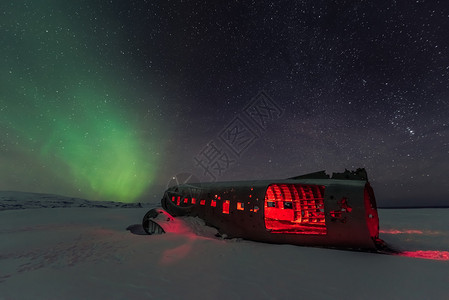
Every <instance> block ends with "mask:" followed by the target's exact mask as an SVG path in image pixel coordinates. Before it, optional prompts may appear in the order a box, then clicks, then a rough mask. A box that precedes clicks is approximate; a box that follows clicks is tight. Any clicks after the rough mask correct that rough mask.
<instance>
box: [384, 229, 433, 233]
mask: <svg viewBox="0 0 449 300" xmlns="http://www.w3.org/2000/svg"><path fill="white" fill-rule="evenodd" d="M380 233H385V234H424V232H422V231H421V230H414V229H404V230H397V229H382V230H380Z"/></svg>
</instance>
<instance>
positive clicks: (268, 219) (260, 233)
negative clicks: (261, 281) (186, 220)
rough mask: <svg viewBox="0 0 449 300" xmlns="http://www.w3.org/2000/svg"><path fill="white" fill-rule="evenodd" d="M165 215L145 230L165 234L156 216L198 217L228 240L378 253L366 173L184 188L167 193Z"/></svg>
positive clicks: (151, 218)
mask: <svg viewBox="0 0 449 300" xmlns="http://www.w3.org/2000/svg"><path fill="white" fill-rule="evenodd" d="M161 205H162V207H163V209H164V211H162V210H157V209H152V210H150V211H149V212H148V213H147V214H146V215H145V216H144V218H143V221H142V225H143V228H144V230H145V231H146V232H147V233H148V234H161V233H164V232H165V231H166V230H164V222H160V221H158V219H157V216H158V215H159V214H160V213H168V214H169V215H170V216H172V217H181V216H192V217H199V218H201V219H203V220H204V221H205V223H206V224H207V225H209V226H212V227H215V228H216V229H217V230H218V232H219V233H220V234H221V235H224V236H226V237H228V238H242V239H247V240H253V241H259V242H268V243H278V244H294V245H302V246H316V247H332V248H344V249H360V250H368V251H370V250H373V251H375V250H376V249H379V248H380V247H381V246H382V245H383V241H382V240H380V239H379V218H378V213H377V207H376V200H375V197H374V191H373V189H372V188H371V186H370V184H369V182H368V176H367V173H366V171H365V169H357V170H356V171H348V170H346V171H345V172H343V173H333V174H332V176H329V175H327V174H326V173H325V172H324V171H320V172H316V173H311V174H306V175H301V176H296V177H292V178H287V179H281V180H254V181H230V182H210V183H193V184H192V183H189V184H179V185H175V186H172V187H170V188H168V189H167V190H166V191H165V193H164V196H163V197H162V200H161Z"/></svg>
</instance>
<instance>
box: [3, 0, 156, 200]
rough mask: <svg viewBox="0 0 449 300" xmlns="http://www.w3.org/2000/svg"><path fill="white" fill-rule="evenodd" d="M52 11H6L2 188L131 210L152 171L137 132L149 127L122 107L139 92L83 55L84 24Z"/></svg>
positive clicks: (100, 59)
mask: <svg viewBox="0 0 449 300" xmlns="http://www.w3.org/2000/svg"><path fill="white" fill-rule="evenodd" d="M48 4H49V5H45V6H43V5H42V4H41V3H37V2H36V3H34V4H32V3H28V4H25V3H17V4H16V3H13V4H11V5H5V4H4V3H3V4H2V11H3V12H4V15H3V16H2V18H6V20H5V19H3V20H2V53H3V61H2V66H1V74H2V76H1V81H2V90H1V96H0V97H1V102H0V103H1V113H2V116H1V117H2V119H1V123H0V126H1V130H2V157H1V169H2V174H3V175H2V177H3V178H2V181H3V182H2V185H1V186H2V188H8V185H10V186H12V187H13V188H14V186H17V187H21V186H25V187H26V186H29V188H30V189H35V190H44V189H51V190H54V192H59V193H65V194H67V193H69V194H71V193H73V194H75V195H80V196H84V197H92V198H96V199H105V200H120V201H125V202H130V201H134V200H136V198H138V197H139V196H140V195H141V194H142V192H143V191H144V190H145V188H147V187H148V186H149V185H150V184H151V182H152V180H153V179H154V173H155V170H157V167H158V166H157V164H156V163H157V162H156V160H155V158H154V155H151V151H152V150H153V149H154V146H152V144H153V143H154V141H153V140H151V139H149V140H148V136H146V137H145V136H142V133H141V131H142V130H141V129H140V126H143V125H146V126H153V127H154V125H152V124H151V123H147V124H139V122H137V120H136V119H135V117H134V116H133V113H134V114H135V113H136V111H137V110H136V111H135V112H133V110H132V109H130V108H129V107H127V105H126V103H125V102H126V101H127V99H128V98H132V97H137V92H136V91H134V90H133V89H132V87H130V85H132V83H130V82H128V81H126V80H123V79H122V78H121V77H120V76H124V75H125V74H123V73H122V70H121V69H120V68H121V66H120V64H117V65H116V64H114V63H111V62H109V61H108V60H107V58H106V57H105V56H104V53H103V51H104V49H102V48H97V49H92V47H90V46H88V45H89V44H91V43H92V42H93V40H94V39H96V37H95V36H94V35H92V36H90V35H91V34H92V32H93V31H95V25H94V24H92V21H91V20H89V19H88V16H80V15H78V14H76V13H74V12H71V13H73V14H71V13H67V12H64V11H62V10H61V9H60V8H59V7H60V4H59V2H58V1H54V2H53V3H48ZM50 4H52V5H50ZM68 16H70V17H71V18H67V17H68ZM79 24H84V26H85V27H86V28H90V31H89V30H87V31H86V28H84V29H83V28H79V26H78V25H79ZM83 30H84V31H83ZM108 43H111V44H112V46H113V47H114V43H120V37H118V36H117V37H116V38H115V39H111V40H110V41H109V42H108ZM102 47H103V48H105V49H107V47H108V46H107V45H106V44H105V45H102ZM114 73H117V74H119V75H115V76H114V75H112V74H114ZM145 138H146V139H145ZM6 174H9V175H6ZM49 174H50V175H49ZM11 175H12V176H11ZM48 176H50V178H51V179H50V178H48V179H45V178H43V177H48ZM5 179H6V182H5ZM49 181H50V182H49Z"/></svg>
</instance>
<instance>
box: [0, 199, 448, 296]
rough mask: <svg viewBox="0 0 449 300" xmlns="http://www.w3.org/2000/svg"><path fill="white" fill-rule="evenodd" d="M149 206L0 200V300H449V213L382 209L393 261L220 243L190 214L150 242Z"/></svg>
mask: <svg viewBox="0 0 449 300" xmlns="http://www.w3.org/2000/svg"><path fill="white" fill-rule="evenodd" d="M99 206H100V207H99ZM140 206H143V207H140ZM39 207H41V208H39ZM31 208H34V209H31ZM150 208H151V205H123V206H122V205H119V204H117V203H112V202H111V203H105V202H101V203H98V202H90V201H87V200H82V199H73V198H64V197H60V196H54V195H41V194H29V193H17V192H0V299H449V260H448V259H449V252H448V251H449V209H390V210H379V216H380V224H381V225H380V226H381V238H382V239H384V240H385V241H386V242H387V243H389V244H390V245H392V246H393V247H395V248H397V249H401V250H403V251H408V252H406V254H405V255H408V256H396V255H395V256H393V255H381V254H374V253H364V252H354V251H342V250H333V249H321V248H310V247H298V246H292V245H273V244H264V243H257V242H251V241H244V240H236V239H233V240H223V239H219V238H217V237H215V236H214V234H215V230H214V229H212V228H210V227H207V226H204V224H203V223H202V221H201V220H199V219H196V218H177V219H176V220H177V221H176V222H178V228H177V230H176V232H172V233H167V234H163V235H157V236H149V235H144V234H143V232H142V228H141V226H140V225H139V224H140V222H141V219H142V217H143V215H144V214H145V212H146V211H147V210H148V209H150ZM411 256H423V257H425V256H429V257H430V258H431V259H423V258H416V257H411Z"/></svg>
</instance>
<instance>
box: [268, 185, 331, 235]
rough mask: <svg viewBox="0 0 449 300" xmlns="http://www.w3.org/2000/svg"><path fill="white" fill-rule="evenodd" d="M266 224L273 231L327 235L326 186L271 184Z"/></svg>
mask: <svg viewBox="0 0 449 300" xmlns="http://www.w3.org/2000/svg"><path fill="white" fill-rule="evenodd" d="M265 227H266V228H267V230H269V231H271V232H273V233H296V234H326V224H325V217H324V186H320V185H304V184H271V185H270V186H268V188H267V191H266V194H265Z"/></svg>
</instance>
